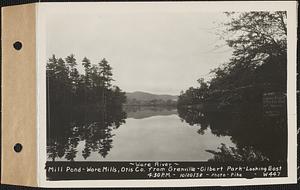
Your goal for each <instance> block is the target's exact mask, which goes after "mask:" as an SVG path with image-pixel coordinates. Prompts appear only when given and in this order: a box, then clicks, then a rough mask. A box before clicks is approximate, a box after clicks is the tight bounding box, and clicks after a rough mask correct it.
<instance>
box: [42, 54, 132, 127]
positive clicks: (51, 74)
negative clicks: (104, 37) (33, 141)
mask: <svg viewBox="0 0 300 190" xmlns="http://www.w3.org/2000/svg"><path fill="white" fill-rule="evenodd" d="M81 64H82V66H83V68H84V73H80V72H79V71H78V66H79V65H78V63H77V60H76V59H75V56H74V55H73V54H71V55H70V56H67V57H66V58H65V59H62V58H57V57H56V56H55V55H53V56H52V57H51V58H49V60H48V62H47V70H46V74H47V109H48V110H47V112H48V114H47V116H48V117H47V120H48V129H51V130H52V131H53V130H55V129H59V128H63V127H65V126H68V125H63V123H68V122H70V121H74V120H76V121H78V120H86V121H94V120H95V119H96V120H101V121H104V120H105V121H107V122H108V123H111V122H113V120H114V119H115V118H111V117H116V118H122V117H123V116H124V113H123V112H122V111H118V110H122V106H123V103H125V102H126V96H125V92H122V90H121V89H120V88H119V87H118V86H113V85H112V81H113V78H112V76H113V74H112V68H111V66H110V65H109V64H108V62H107V60H106V59H102V60H101V61H100V62H99V63H98V64H92V63H91V61H90V60H89V59H88V58H86V57H85V58H84V59H83V60H82V62H81ZM116 113H120V114H121V115H119V116H116Z"/></svg>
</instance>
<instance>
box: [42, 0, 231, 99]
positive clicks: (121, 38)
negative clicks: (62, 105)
mask: <svg viewBox="0 0 300 190" xmlns="http://www.w3.org/2000/svg"><path fill="white" fill-rule="evenodd" d="M45 15H46V17H45V19H46V33H47V34H46V54H47V57H48V58H49V57H50V56H51V55H52V54H55V55H56V56H57V57H62V58H65V57H66V56H68V55H70V54H75V57H76V59H77V62H78V63H81V60H82V59H83V57H85V56H86V57H87V58H89V59H90V60H91V61H92V63H95V64H97V63H98V62H99V61H100V60H101V59H102V58H105V59H107V61H108V62H109V64H110V65H111V66H112V68H113V78H114V80H115V81H114V84H115V85H118V86H119V87H120V88H121V89H122V90H123V91H126V92H133V91H144V92H149V93H155V94H170V95H179V93H180V91H182V90H186V89H188V88H189V87H191V86H194V87H196V86H197V85H198V84H197V79H199V78H201V77H203V78H206V79H209V77H210V75H209V72H210V70H211V69H214V68H216V67H217V66H219V65H221V64H223V63H225V62H226V61H228V59H229V58H230V55H231V53H232V50H231V49H230V48H229V47H228V46H226V44H225V42H224V41H222V40H221V39H219V36H218V35H217V34H216V33H217V31H218V30H220V29H222V28H220V23H222V22H224V21H225V20H226V16H225V15H224V14H223V13H222V12H207V11H205V10H203V9H199V10H197V9H195V8H193V7H184V6H168V5H164V6H159V7H158V6H147V5H145V4H141V5H139V6H128V5H126V6H124V5H115V6H114V5H112V6H106V5H103V4H89V5H85V6H83V5H79V4H67V3H66V4H63V6H62V5H60V6H52V7H51V6H50V7H48V8H47V11H46V12H45ZM217 46H220V47H217ZM79 70H80V71H81V72H83V69H82V67H79Z"/></svg>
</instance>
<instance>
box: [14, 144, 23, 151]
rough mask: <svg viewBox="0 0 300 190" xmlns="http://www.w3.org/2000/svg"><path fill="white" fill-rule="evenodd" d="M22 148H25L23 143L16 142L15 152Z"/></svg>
mask: <svg viewBox="0 0 300 190" xmlns="http://www.w3.org/2000/svg"><path fill="white" fill-rule="evenodd" d="M22 149H23V146H22V144H20V143H16V144H15V146H14V150H15V152H17V153H19V152H21V151H22Z"/></svg>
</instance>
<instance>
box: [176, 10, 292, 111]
mask: <svg viewBox="0 0 300 190" xmlns="http://www.w3.org/2000/svg"><path fill="white" fill-rule="evenodd" d="M226 15H227V16H228V17H230V21H229V22H227V23H224V28H225V29H224V32H223V34H222V35H223V37H224V38H225V37H226V36H228V38H227V39H226V43H227V45H228V46H230V47H231V48H233V54H232V57H231V59H230V60H229V61H228V62H227V63H225V64H223V65H221V66H220V67H218V68H215V69H213V70H212V71H211V74H212V76H213V77H212V79H211V80H209V81H207V82H205V81H204V79H199V80H198V82H199V86H198V87H190V88H189V89H188V90H186V91H185V92H182V93H181V95H180V96H179V100H178V106H184V105H195V104H202V105H203V104H204V106H205V104H206V106H207V107H208V108H210V107H215V108H217V109H222V108H226V107H235V106H237V105H242V104H243V102H247V103H249V102H252V103H257V102H261V98H262V93H264V92H269V91H276V92H286V79H287V52H286V51H287V40H286V38H287V29H286V16H287V15H286V12H281V11H280V12H279V11H278V12H244V13H234V12H230V13H226Z"/></svg>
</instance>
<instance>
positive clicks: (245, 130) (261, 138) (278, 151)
mask: <svg viewBox="0 0 300 190" xmlns="http://www.w3.org/2000/svg"><path fill="white" fill-rule="evenodd" d="M178 113H179V116H180V118H182V120H184V121H186V122H187V123H189V124H190V125H197V126H200V129H199V134H203V133H204V131H205V130H207V128H208V127H209V128H210V129H211V132H212V133H213V134H214V135H216V136H230V137H231V140H232V141H233V142H234V143H235V144H236V147H229V146H226V145H225V144H221V145H220V146H219V147H218V151H214V150H207V151H208V152H210V153H212V154H214V158H213V159H210V160H211V161H224V162H228V161H266V160H270V161H286V159H287V157H286V155H287V118H286V112H283V113H281V114H279V115H277V116H272V117H270V116H266V115H264V114H263V113H262V111H261V110H257V109H251V105H248V107H247V109H242V110H241V111H240V112H230V111H227V112H204V111H202V110H201V109H197V108H191V107H181V108H178Z"/></svg>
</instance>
